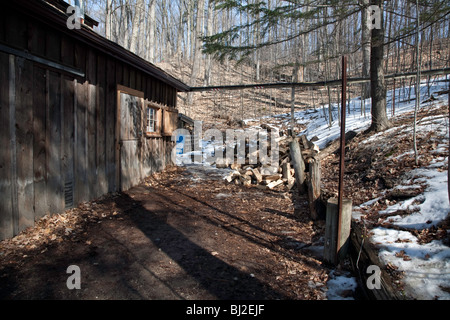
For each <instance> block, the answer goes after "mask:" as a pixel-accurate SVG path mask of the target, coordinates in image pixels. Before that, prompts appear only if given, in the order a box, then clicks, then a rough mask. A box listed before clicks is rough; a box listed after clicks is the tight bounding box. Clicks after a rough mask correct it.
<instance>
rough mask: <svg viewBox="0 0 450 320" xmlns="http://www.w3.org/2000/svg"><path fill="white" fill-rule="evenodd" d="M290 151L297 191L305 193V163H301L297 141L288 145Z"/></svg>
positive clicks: (294, 140)
mask: <svg viewBox="0 0 450 320" xmlns="http://www.w3.org/2000/svg"><path fill="white" fill-rule="evenodd" d="M289 148H290V149H291V159H292V165H293V167H294V170H295V180H296V182H297V186H298V191H299V193H300V194H304V193H305V162H304V161H303V157H302V151H301V150H300V144H299V143H298V140H297V139H295V138H294V139H292V141H291V142H290V143H289Z"/></svg>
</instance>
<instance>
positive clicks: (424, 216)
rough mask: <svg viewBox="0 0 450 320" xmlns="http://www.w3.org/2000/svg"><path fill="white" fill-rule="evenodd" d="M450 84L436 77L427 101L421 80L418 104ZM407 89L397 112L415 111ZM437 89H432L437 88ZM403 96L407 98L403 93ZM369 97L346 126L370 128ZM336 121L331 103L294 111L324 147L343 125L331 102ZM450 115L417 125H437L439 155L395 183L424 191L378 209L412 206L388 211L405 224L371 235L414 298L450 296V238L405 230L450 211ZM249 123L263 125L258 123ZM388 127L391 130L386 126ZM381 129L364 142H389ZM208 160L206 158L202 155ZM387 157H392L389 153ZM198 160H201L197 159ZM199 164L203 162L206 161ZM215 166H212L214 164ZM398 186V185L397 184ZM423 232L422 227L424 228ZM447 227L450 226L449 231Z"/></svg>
mask: <svg viewBox="0 0 450 320" xmlns="http://www.w3.org/2000/svg"><path fill="white" fill-rule="evenodd" d="M447 88H448V87H447V85H446V84H445V83H444V82H439V81H435V82H434V83H432V87H431V90H430V92H431V95H432V96H433V97H434V99H433V100H432V101H431V102H429V103H428V102H425V103H424V100H426V99H428V98H429V96H427V95H426V92H427V87H426V82H425V81H424V82H422V85H421V104H420V108H427V110H431V109H433V108H436V109H437V108H440V107H442V106H446V105H448V95H447V94H444V95H437V94H436V93H437V92H440V91H443V90H446V89H447ZM402 90H405V89H403V88H399V89H397V91H396V97H397V102H396V106H395V117H399V116H401V115H403V114H406V113H408V112H412V111H414V108H415V100H414V99H415V96H414V90H413V92H411V100H410V101H407V102H404V101H403V102H399V97H400V96H401V94H400V93H401V91H402ZM433 93H434V94H433ZM392 94H393V92H392V91H389V92H388V93H387V101H388V110H387V111H388V116H389V117H392V110H391V107H392V104H391V98H392ZM403 99H404V98H403ZM370 104H371V100H370V99H367V100H366V101H365V108H366V114H365V115H364V114H362V112H361V100H360V98H353V99H351V101H350V104H349V108H348V110H349V111H350V112H349V113H347V114H346V131H347V132H348V131H350V130H353V131H356V132H361V131H364V130H366V129H367V128H368V127H369V126H370V123H371V116H370ZM331 107H332V113H333V119H334V121H333V123H332V126H331V127H330V126H329V123H328V108H329V106H328V105H325V106H323V107H320V108H317V109H316V110H313V109H308V110H302V111H298V112H295V120H296V123H297V124H300V125H303V126H306V129H305V130H304V131H302V132H301V133H300V134H306V135H307V137H308V139H310V140H311V139H312V138H313V137H315V139H314V140H315V142H314V143H315V144H316V145H318V146H319V147H320V149H323V148H324V147H325V146H326V145H327V143H329V142H331V141H333V140H335V139H337V138H339V135H340V126H339V124H338V119H337V118H338V114H337V105H333V106H331ZM259 120H263V121H264V122H268V123H271V125H272V126H277V125H278V126H281V125H283V126H284V127H286V125H287V124H288V123H289V121H290V114H280V115H275V116H272V117H264V118H261V119H259ZM259 120H255V119H247V120H245V121H244V123H246V124H247V123H249V124H250V123H253V122H255V121H256V122H258V121H259ZM448 126H449V123H448V117H447V116H446V115H445V116H443V115H442V114H439V115H434V116H429V117H425V118H422V119H419V122H418V126H417V133H418V134H425V133H426V132H427V131H429V130H434V131H436V132H437V133H438V137H439V141H434V143H436V149H435V150H434V152H435V153H436V157H434V159H433V160H432V162H431V163H430V164H429V165H427V166H424V167H421V168H417V169H414V170H411V171H410V172H409V173H408V174H407V175H405V176H404V177H402V178H403V181H404V183H403V184H402V185H397V186H396V187H395V188H397V189H401V188H409V189H411V188H415V187H417V188H420V187H423V186H424V185H425V189H424V192H423V193H421V194H420V195H418V196H416V197H412V198H410V199H407V200H404V201H399V202H397V203H395V204H393V205H391V206H388V207H387V208H386V209H385V210H384V211H382V212H381V211H380V212H379V214H381V215H383V214H385V215H387V216H389V215H390V214H392V213H395V212H397V211H398V210H402V209H405V210H406V209H410V210H412V211H414V213H412V214H409V215H403V216H402V215H394V216H389V218H388V221H389V223H390V224H392V225H395V226H398V227H400V228H402V229H403V230H398V229H393V228H387V227H377V228H374V229H373V230H372V234H371V238H370V241H371V242H372V243H374V244H376V245H377V246H378V248H379V249H380V251H379V258H380V260H381V261H382V262H384V263H385V264H391V265H395V266H396V267H397V268H398V271H402V272H404V278H403V279H402V281H403V282H404V285H405V286H404V290H405V292H404V293H405V295H406V296H407V297H408V298H413V299H446V300H447V299H449V300H450V248H449V246H448V243H447V244H445V243H444V242H443V241H442V240H433V241H430V242H427V243H424V242H423V241H420V240H419V239H418V238H417V237H416V236H415V235H414V234H413V232H410V231H407V230H414V229H416V230H427V228H430V227H432V226H437V225H439V223H441V222H442V221H444V220H445V219H446V218H447V216H448V214H449V211H450V206H449V201H448V194H447V168H448V156H442V154H445V155H448V144H449V140H448V132H449V131H448ZM251 128H256V129H260V127H259V126H258V125H257V124H256V125H254V126H253V127H251ZM390 130H399V134H400V135H411V136H412V130H413V128H412V123H411V125H410V126H409V125H403V126H401V127H400V128H392V129H390ZM388 131H389V130H388ZM386 132H387V131H385V132H384V133H383V132H382V133H379V134H375V135H372V136H371V137H370V138H368V139H366V141H363V142H362V143H380V144H382V143H387V142H386V141H383V135H384V134H386ZM213 149H214V146H213V143H212V142H211V141H203V154H204V155H205V154H210V153H211V152H212V150H213ZM192 154H193V153H188V154H186V155H184V156H187V157H188V158H190V155H192ZM411 155H413V151H412V150H411V151H409V152H406V153H404V154H400V155H397V156H396V157H397V158H402V157H405V156H411ZM203 160H204V159H203ZM387 160H389V159H387ZM199 164H200V163H199ZM201 164H203V165H205V162H204V161H202V162H201ZM213 167H214V166H213ZM395 188H394V189H395ZM379 199H380V197H379V198H375V199H370V200H368V201H367V202H366V203H364V204H361V205H360V206H357V207H354V217H353V218H354V219H361V217H363V216H364V215H363V213H362V212H363V211H364V210H362V209H367V208H369V207H371V206H372V205H373V204H374V203H376V202H377V201H378V200H379ZM422 232H423V231H422ZM447 232H448V231H447ZM343 283H344V284H346V286H344V287H346V288H347V289H348V288H350V289H354V286H355V282H354V280H353V279H352V278H349V277H348V275H346V276H337V275H334V276H333V277H332V281H330V282H329V284H328V291H329V294H328V297H329V298H330V299H340V298H342V297H340V296H339V294H338V293H336V292H339V290H342V288H343Z"/></svg>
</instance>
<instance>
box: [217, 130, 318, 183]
mask: <svg viewBox="0 0 450 320" xmlns="http://www.w3.org/2000/svg"><path fill="white" fill-rule="evenodd" d="M265 127H266V128H267V129H269V130H270V129H271V128H270V127H269V126H265ZM296 139H297V141H298V142H299V145H300V148H301V154H302V157H303V160H304V162H305V163H309V162H310V161H311V159H312V158H314V157H315V156H316V155H317V154H318V153H319V151H318V148H317V146H315V145H314V143H312V142H311V141H309V140H308V139H307V138H306V136H305V135H302V136H300V137H297V138H296ZM292 141H293V138H292V137H290V136H287V135H285V136H281V137H279V139H278V144H279V146H278V148H279V163H278V168H276V167H275V166H273V167H272V166H270V165H265V164H261V163H260V162H259V160H260V159H259V157H258V163H257V164H249V163H248V158H249V157H248V155H247V154H246V163H245V164H238V162H237V159H235V161H234V162H233V163H232V164H231V165H227V167H229V168H231V169H233V171H232V172H231V173H230V174H229V175H228V176H227V177H226V178H225V180H226V181H227V182H228V183H235V184H237V185H244V186H255V187H257V188H260V189H269V190H272V189H275V188H278V189H281V188H283V187H284V189H285V190H286V189H287V191H289V190H291V189H292V188H293V187H294V185H295V183H296V180H295V170H294V168H293V164H292V159H291V152H290V143H291V142H292ZM267 149H268V152H267V153H268V154H269V155H270V152H271V150H270V146H268V148H267ZM258 151H259V150H258Z"/></svg>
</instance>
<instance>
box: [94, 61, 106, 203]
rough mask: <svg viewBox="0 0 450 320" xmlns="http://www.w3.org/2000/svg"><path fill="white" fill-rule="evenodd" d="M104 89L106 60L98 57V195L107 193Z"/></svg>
mask: <svg viewBox="0 0 450 320" xmlns="http://www.w3.org/2000/svg"><path fill="white" fill-rule="evenodd" d="M105 88H106V59H105V56H103V55H99V56H98V58H97V113H96V119H97V135H96V136H97V151H96V154H97V157H96V166H97V173H98V183H97V184H98V195H103V194H105V193H107V192H108V185H107V179H106V113H105V100H106V94H105Z"/></svg>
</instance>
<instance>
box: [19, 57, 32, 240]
mask: <svg viewBox="0 0 450 320" xmlns="http://www.w3.org/2000/svg"><path fill="white" fill-rule="evenodd" d="M32 76H33V63H32V62H30V61H27V60H25V59H22V58H16V124H15V126H16V139H17V141H16V143H17V147H16V152H17V200H18V201H17V207H18V213H19V230H18V231H19V232H20V231H22V230H24V229H26V228H27V227H30V226H33V225H34V217H35V216H34V201H33V200H34V184H33V167H32V166H31V165H30V163H31V162H32V161H33V95H32V92H33V89H32V88H33V84H32V80H33V79H32Z"/></svg>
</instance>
